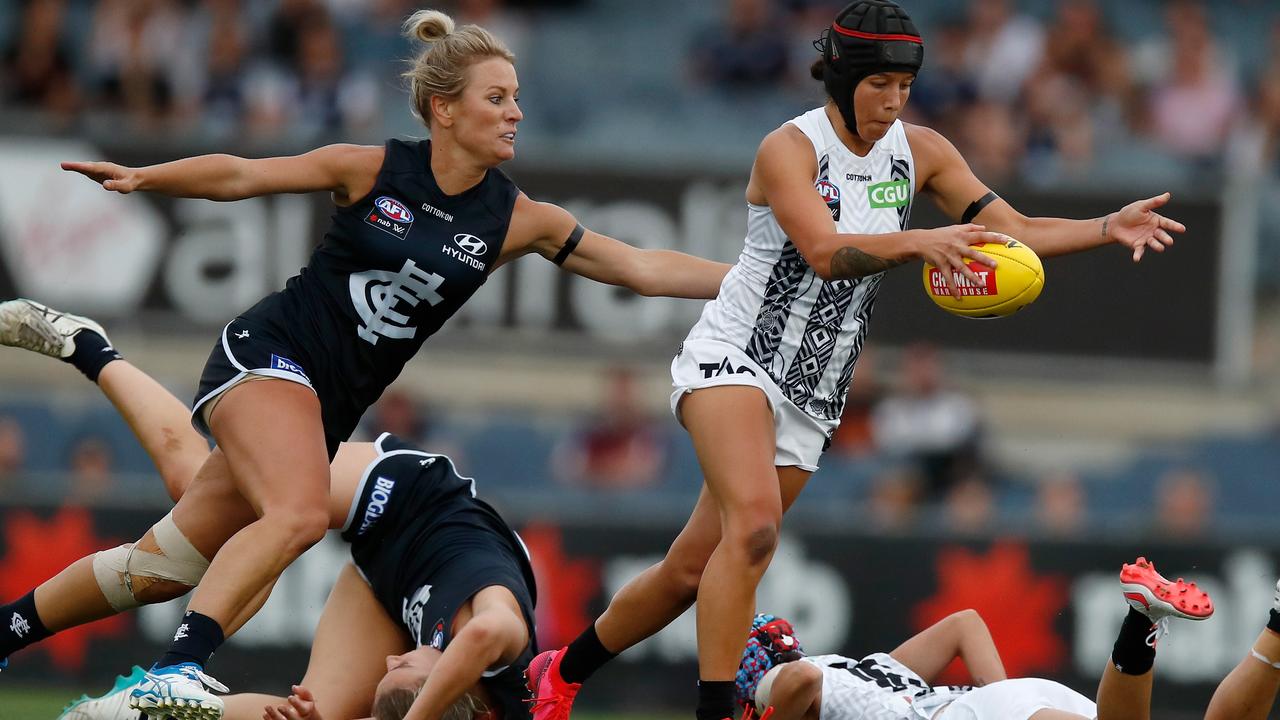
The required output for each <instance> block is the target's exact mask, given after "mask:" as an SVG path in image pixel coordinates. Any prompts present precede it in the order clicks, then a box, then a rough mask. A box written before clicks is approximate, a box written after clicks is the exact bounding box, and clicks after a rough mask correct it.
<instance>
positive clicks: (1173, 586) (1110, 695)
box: [1037, 557, 1213, 720]
mask: <svg viewBox="0 0 1280 720" xmlns="http://www.w3.org/2000/svg"><path fill="white" fill-rule="evenodd" d="M1120 588H1121V591H1122V592H1123V593H1124V598H1125V601H1126V602H1127V603H1128V604H1129V614H1128V615H1127V616H1126V617H1125V619H1124V624H1123V625H1122V626H1121V628H1120V634H1119V637H1117V638H1116V644H1115V647H1114V648H1113V649H1112V652H1111V659H1110V662H1108V663H1107V667H1106V668H1104V669H1103V672H1102V680H1101V682H1100V683H1099V685H1098V697H1097V705H1098V719H1097V720H1148V719H1149V718H1150V717H1151V687H1152V678H1153V675H1154V671H1153V666H1154V664H1155V657H1156V645H1157V644H1158V643H1159V641H1160V638H1161V637H1163V636H1164V635H1165V634H1166V633H1167V632H1168V623H1169V620H1170V618H1181V619H1184V620H1204V619H1206V618H1208V617H1209V616H1211V615H1213V601H1212V600H1211V599H1210V598H1209V596H1208V595H1206V594H1205V593H1204V592H1203V591H1202V590H1200V589H1199V588H1198V587H1196V584H1195V583H1187V582H1184V581H1183V580H1182V578H1178V579H1177V580H1174V581H1171V580H1169V579H1167V578H1165V577H1164V576H1162V575H1161V574H1160V573H1158V572H1156V568H1155V565H1153V564H1152V563H1151V562H1149V561H1148V560H1147V559H1146V558H1141V557H1140V558H1138V559H1137V560H1135V561H1134V562H1133V563H1132V564H1128V563H1126V564H1125V565H1124V566H1123V567H1122V568H1121V570H1120ZM1037 717H1038V716H1037Z"/></svg>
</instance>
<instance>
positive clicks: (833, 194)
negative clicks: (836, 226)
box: [814, 178, 840, 222]
mask: <svg viewBox="0 0 1280 720" xmlns="http://www.w3.org/2000/svg"><path fill="white" fill-rule="evenodd" d="M814 187H815V188H817V189H818V195H819V196H821V197H822V201H823V202H825V203H826V204H827V209H828V210H830V211H831V219H832V220H835V221H837V222H839V220H840V188H838V187H836V186H835V185H834V184H833V183H832V182H831V181H830V180H828V179H826V178H822V179H821V180H819V181H818V182H817V184H815V185H814Z"/></svg>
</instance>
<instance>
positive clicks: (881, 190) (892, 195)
mask: <svg viewBox="0 0 1280 720" xmlns="http://www.w3.org/2000/svg"><path fill="white" fill-rule="evenodd" d="M867 198H868V199H869V200H870V201H871V207H873V208H896V207H902V206H904V205H906V204H908V203H910V202H911V181H910V180H891V181H889V182H882V183H877V184H875V185H872V186H871V187H869V188H867Z"/></svg>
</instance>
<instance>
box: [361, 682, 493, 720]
mask: <svg viewBox="0 0 1280 720" xmlns="http://www.w3.org/2000/svg"><path fill="white" fill-rule="evenodd" d="M420 692H422V688H418V689H416V690H414V689H412V688H403V687H402V688H395V689H394V690H388V691H387V692H384V693H381V694H380V695H378V696H377V697H376V698H374V701H373V717H374V720H404V716H405V715H408V714H409V708H411V707H413V701H414V700H416V699H418V693H420ZM487 712H489V708H488V707H487V706H486V705H485V703H484V701H483V700H481V699H480V698H479V697H476V695H475V694H473V693H470V692H468V693H467V694H465V695H463V696H462V697H460V698H458V699H457V700H456V701H455V702H454V703H453V704H452V705H450V706H449V707H448V708H446V709H445V711H444V714H443V715H441V716H440V720H473V718H476V717H478V716H480V715H484V714H485V713H487Z"/></svg>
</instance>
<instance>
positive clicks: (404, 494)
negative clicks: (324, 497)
mask: <svg viewBox="0 0 1280 720" xmlns="http://www.w3.org/2000/svg"><path fill="white" fill-rule="evenodd" d="M376 444H377V448H378V453H379V454H378V458H377V459H376V460H375V461H374V462H372V463H370V465H369V466H368V468H366V470H365V474H364V477H363V478H362V479H361V484H360V487H359V489H358V490H357V491H356V497H355V500H354V501H353V502H352V504H351V512H350V514H349V515H348V516H347V522H346V524H345V525H344V526H343V529H342V539H343V540H345V541H346V542H349V543H351V557H352V559H353V560H354V561H355V565H356V568H358V569H359V570H360V574H361V575H363V576H364V578H365V579H366V580H367V581H368V582H369V585H370V587H371V588H372V589H373V594H374V596H375V597H377V598H378V602H379V603H380V604H381V605H382V606H383V608H385V609H386V611H387V612H388V613H390V615H391V617H392V618H393V619H394V620H396V621H397V622H398V623H400V624H401V626H403V627H404V628H405V629H406V630H407V631H408V633H409V635H410V637H412V638H413V640H414V642H415V643H417V644H418V645H430V646H432V647H435V648H437V649H439V650H444V648H446V647H448V645H449V642H450V641H451V640H452V639H453V619H454V615H456V614H457V612H458V609H459V608H460V607H461V606H462V605H463V604H464V603H465V602H467V600H469V599H470V598H471V597H473V596H474V595H475V594H476V593H477V592H479V591H480V590H483V589H484V588H486V587H491V586H494V585H498V586H502V587H505V588H507V589H508V590H510V591H511V593H512V594H513V595H515V597H516V600H517V602H519V604H520V607H521V609H522V610H523V612H524V617H525V622H526V623H527V624H528V627H529V636H530V641H529V646H528V647H527V648H525V651H524V653H522V654H521V656H520V657H519V658H518V659H517V660H516V661H515V662H513V663H512V664H511V665H509V666H507V667H505V668H502V669H500V670H494V671H491V672H490V673H487V674H486V676H485V678H484V679H483V680H482V682H483V684H484V685H485V687H486V689H488V690H489V692H490V694H491V695H492V696H493V699H494V702H495V703H496V704H497V705H498V706H499V707H498V708H497V709H499V710H500V712H501V715H502V717H503V718H504V720H525V719H526V718H527V717H528V712H529V710H528V708H529V706H528V703H526V702H525V699H526V697H527V696H528V694H529V693H528V690H527V689H526V688H525V684H524V671H525V669H526V668H527V667H528V666H529V662H530V661H531V660H532V659H533V656H534V655H535V654H536V653H537V646H536V643H535V641H534V638H535V625H534V605H535V603H536V602H537V590H536V585H535V582H534V577H533V567H532V565H531V564H530V562H529V555H528V552H527V550H526V549H525V547H524V543H523V541H521V540H520V537H519V536H518V535H517V534H516V533H515V531H514V530H512V529H511V527H510V526H508V525H507V523H506V522H505V521H504V520H503V519H502V517H501V516H500V515H498V512H497V511H496V510H494V509H493V508H492V507H490V506H489V505H488V504H487V503H485V502H484V501H482V500H480V499H479V498H477V497H476V496H475V483H474V481H473V480H471V479H470V478H466V477H463V476H461V475H459V474H458V471H457V469H456V468H455V467H454V466H453V461H451V460H450V459H449V458H448V457H445V456H444V455H433V454H431V453H427V452H423V451H422V450H420V449H418V448H416V447H415V446H413V445H410V444H408V443H405V442H403V441H401V440H399V439H398V438H395V437H394V436H392V435H389V434H383V435H382V436H381V437H379V438H378V441H377V443H376Z"/></svg>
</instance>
